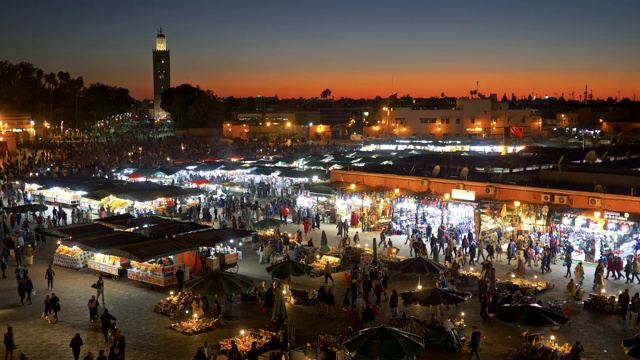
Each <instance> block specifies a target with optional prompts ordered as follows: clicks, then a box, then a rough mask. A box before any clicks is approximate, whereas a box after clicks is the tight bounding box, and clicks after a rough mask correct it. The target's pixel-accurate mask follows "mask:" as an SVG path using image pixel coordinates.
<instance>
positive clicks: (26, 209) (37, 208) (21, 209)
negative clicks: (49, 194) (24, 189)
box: [4, 204, 47, 214]
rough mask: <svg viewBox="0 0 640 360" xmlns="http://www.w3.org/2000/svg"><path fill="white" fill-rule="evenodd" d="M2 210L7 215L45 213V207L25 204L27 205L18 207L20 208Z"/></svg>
mask: <svg viewBox="0 0 640 360" xmlns="http://www.w3.org/2000/svg"><path fill="white" fill-rule="evenodd" d="M4 210H5V211H6V212H7V213H14V214H22V213H28V212H36V211H46V210H47V207H46V206H45V205H42V204H27V205H20V206H14V207H9V208H5V209H4Z"/></svg>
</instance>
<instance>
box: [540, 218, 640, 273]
mask: <svg viewBox="0 0 640 360" xmlns="http://www.w3.org/2000/svg"><path fill="white" fill-rule="evenodd" d="M557 218H559V219H560V222H559V223H555V224H553V225H552V233H553V234H557V236H558V237H559V238H560V239H562V241H563V243H564V242H567V241H570V242H571V244H572V245H573V247H574V249H575V251H574V253H573V257H574V258H575V259H577V260H584V261H589V262H596V261H597V260H598V259H600V258H601V257H603V256H608V255H609V254H613V255H615V256H620V257H622V258H624V259H626V258H627V257H629V256H635V255H636V254H637V249H638V244H639V243H640V231H639V229H638V223H637V222H636V221H633V220H635V219H634V218H632V216H631V215H630V214H629V213H621V212H614V211H604V212H600V211H593V212H592V211H585V212H580V213H578V214H573V213H562V214H561V216H560V217H557Z"/></svg>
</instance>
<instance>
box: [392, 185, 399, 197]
mask: <svg viewBox="0 0 640 360" xmlns="http://www.w3.org/2000/svg"><path fill="white" fill-rule="evenodd" d="M393 192H394V193H396V195H398V194H399V193H400V188H399V187H397V186H396V188H395V189H393Z"/></svg>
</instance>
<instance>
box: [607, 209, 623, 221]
mask: <svg viewBox="0 0 640 360" xmlns="http://www.w3.org/2000/svg"><path fill="white" fill-rule="evenodd" d="M604 218H605V219H607V220H618V221H627V219H629V213H619V212H615V211H605V212H604Z"/></svg>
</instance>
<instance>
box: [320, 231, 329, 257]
mask: <svg viewBox="0 0 640 360" xmlns="http://www.w3.org/2000/svg"><path fill="white" fill-rule="evenodd" d="M330 251H331V249H329V245H327V234H326V233H325V232H324V230H322V237H321V238H320V252H321V253H323V254H328V253H329V252H330Z"/></svg>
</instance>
